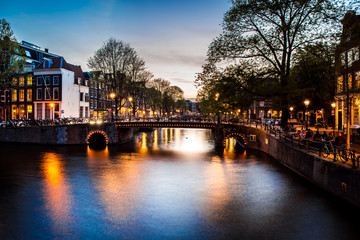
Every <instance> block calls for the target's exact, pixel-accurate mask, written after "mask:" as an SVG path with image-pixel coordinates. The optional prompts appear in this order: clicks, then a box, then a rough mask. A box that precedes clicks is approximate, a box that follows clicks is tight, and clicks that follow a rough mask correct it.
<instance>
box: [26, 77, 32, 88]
mask: <svg viewBox="0 0 360 240" xmlns="http://www.w3.org/2000/svg"><path fill="white" fill-rule="evenodd" d="M27 85H28V86H31V85H32V76H27Z"/></svg>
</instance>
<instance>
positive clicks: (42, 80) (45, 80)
mask: <svg viewBox="0 0 360 240" xmlns="http://www.w3.org/2000/svg"><path fill="white" fill-rule="evenodd" d="M50 83H51V77H50V76H45V77H37V78H36V86H42V85H44V86H50ZM52 85H55V86H57V85H59V76H53V77H52Z"/></svg>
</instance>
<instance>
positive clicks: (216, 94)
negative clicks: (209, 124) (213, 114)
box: [215, 92, 221, 124]
mask: <svg viewBox="0 0 360 240" xmlns="http://www.w3.org/2000/svg"><path fill="white" fill-rule="evenodd" d="M219 97H220V93H218V92H217V93H215V101H216V102H218V100H219ZM217 105H218V104H217ZM217 114H218V120H217V122H218V124H220V123H221V114H220V111H219V110H218V112H217Z"/></svg>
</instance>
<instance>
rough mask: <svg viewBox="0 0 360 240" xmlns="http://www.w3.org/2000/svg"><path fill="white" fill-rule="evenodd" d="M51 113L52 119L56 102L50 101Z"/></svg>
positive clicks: (52, 118)
mask: <svg viewBox="0 0 360 240" xmlns="http://www.w3.org/2000/svg"><path fill="white" fill-rule="evenodd" d="M49 106H50V115H51V120H54V106H55V104H54V103H50V105H49Z"/></svg>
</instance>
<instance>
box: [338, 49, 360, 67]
mask: <svg viewBox="0 0 360 240" xmlns="http://www.w3.org/2000/svg"><path fill="white" fill-rule="evenodd" d="M340 59H341V66H345V65H346V64H347V66H349V67H350V66H351V65H352V64H353V62H355V61H359V59H360V50H359V47H353V48H351V49H349V50H347V51H345V52H342V53H341V55H340Z"/></svg>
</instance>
